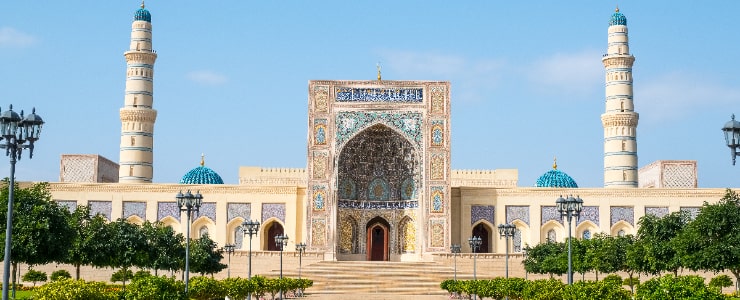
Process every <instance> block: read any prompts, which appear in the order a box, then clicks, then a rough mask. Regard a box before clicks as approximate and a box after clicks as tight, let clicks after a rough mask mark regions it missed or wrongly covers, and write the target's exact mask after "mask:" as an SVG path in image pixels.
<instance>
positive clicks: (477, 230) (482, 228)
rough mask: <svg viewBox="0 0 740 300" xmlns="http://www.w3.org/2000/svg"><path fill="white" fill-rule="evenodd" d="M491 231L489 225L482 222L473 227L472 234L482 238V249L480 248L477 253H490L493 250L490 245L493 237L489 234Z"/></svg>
mask: <svg viewBox="0 0 740 300" xmlns="http://www.w3.org/2000/svg"><path fill="white" fill-rule="evenodd" d="M489 232H490V231H489V230H488V226H486V225H485V224H483V223H480V224H478V225H475V227H473V235H472V236H477V237H480V239H481V244H480V249H478V251H477V253H489V252H490V251H491V250H490V249H491V247H490V246H491V245H490V243H491V239H490V236H489Z"/></svg>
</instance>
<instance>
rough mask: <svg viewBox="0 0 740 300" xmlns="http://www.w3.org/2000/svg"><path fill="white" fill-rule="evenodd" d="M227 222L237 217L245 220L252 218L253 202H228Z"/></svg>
mask: <svg viewBox="0 0 740 300" xmlns="http://www.w3.org/2000/svg"><path fill="white" fill-rule="evenodd" d="M226 218H227V219H228V220H226V222H231V220H233V219H235V218H242V219H243V220H251V219H252V204H251V203H227V204H226Z"/></svg>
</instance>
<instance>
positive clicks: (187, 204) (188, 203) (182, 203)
mask: <svg viewBox="0 0 740 300" xmlns="http://www.w3.org/2000/svg"><path fill="white" fill-rule="evenodd" d="M175 198H176V199H177V206H178V207H179V208H180V211H181V212H182V211H184V212H186V213H187V215H188V220H187V222H188V223H187V230H186V232H187V235H186V236H185V237H186V242H185V295H187V294H188V283H189V281H190V215H192V212H193V211H195V212H198V211H200V205H201V203H203V196H202V195H201V194H200V192H195V195H193V194H192V193H191V192H190V190H188V192H187V193H185V194H183V193H182V191H180V192H179V193H177V196H175Z"/></svg>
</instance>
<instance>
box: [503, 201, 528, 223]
mask: <svg viewBox="0 0 740 300" xmlns="http://www.w3.org/2000/svg"><path fill="white" fill-rule="evenodd" d="M516 220H520V221H522V222H524V223H525V224H527V226H529V206H506V223H509V224H511V223H512V222H514V221H516Z"/></svg>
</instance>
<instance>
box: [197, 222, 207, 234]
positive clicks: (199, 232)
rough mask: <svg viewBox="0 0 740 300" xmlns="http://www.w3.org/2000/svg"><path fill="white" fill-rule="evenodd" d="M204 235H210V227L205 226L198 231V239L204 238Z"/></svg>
mask: <svg viewBox="0 0 740 300" xmlns="http://www.w3.org/2000/svg"><path fill="white" fill-rule="evenodd" d="M204 235H208V226H206V225H203V226H202V227H200V229H198V237H203V236H204Z"/></svg>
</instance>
